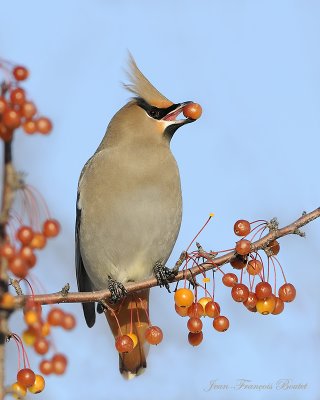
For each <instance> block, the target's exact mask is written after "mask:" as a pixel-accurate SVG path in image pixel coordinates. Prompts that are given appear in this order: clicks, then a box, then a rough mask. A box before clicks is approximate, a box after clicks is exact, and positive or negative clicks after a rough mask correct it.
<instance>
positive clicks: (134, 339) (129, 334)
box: [127, 333, 138, 348]
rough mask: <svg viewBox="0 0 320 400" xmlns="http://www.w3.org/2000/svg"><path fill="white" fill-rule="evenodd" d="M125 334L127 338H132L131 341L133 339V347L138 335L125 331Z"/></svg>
mask: <svg viewBox="0 0 320 400" xmlns="http://www.w3.org/2000/svg"><path fill="white" fill-rule="evenodd" d="M127 336H129V338H131V339H132V341H133V348H135V347H136V345H137V344H138V336H137V335H135V334H134V333H127Z"/></svg>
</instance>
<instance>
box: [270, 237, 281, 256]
mask: <svg viewBox="0 0 320 400" xmlns="http://www.w3.org/2000/svg"><path fill="white" fill-rule="evenodd" d="M267 249H268V250H269V251H270V252H272V254H273V255H274V256H276V255H277V254H278V253H279V251H280V244H279V242H278V241H277V240H273V241H272V242H270V243H269V244H268V247H267Z"/></svg>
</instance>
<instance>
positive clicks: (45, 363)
mask: <svg viewBox="0 0 320 400" xmlns="http://www.w3.org/2000/svg"><path fill="white" fill-rule="evenodd" d="M39 370H40V372H41V373H42V374H43V375H50V374H51V373H52V362H51V361H50V360H42V361H41V362H40V364H39Z"/></svg>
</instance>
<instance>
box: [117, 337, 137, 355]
mask: <svg viewBox="0 0 320 400" xmlns="http://www.w3.org/2000/svg"><path fill="white" fill-rule="evenodd" d="M115 346H116V349H117V350H118V352H119V353H130V351H132V350H133V340H132V339H131V337H129V336H128V335H122V336H119V337H117V339H116V342H115Z"/></svg>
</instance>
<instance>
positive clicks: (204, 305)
mask: <svg viewBox="0 0 320 400" xmlns="http://www.w3.org/2000/svg"><path fill="white" fill-rule="evenodd" d="M209 301H212V299H211V297H201V299H199V300H198V303H200V304H201V305H202V307H203V310H204V315H206V312H205V309H206V305H207V304H208V303H209Z"/></svg>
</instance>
